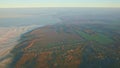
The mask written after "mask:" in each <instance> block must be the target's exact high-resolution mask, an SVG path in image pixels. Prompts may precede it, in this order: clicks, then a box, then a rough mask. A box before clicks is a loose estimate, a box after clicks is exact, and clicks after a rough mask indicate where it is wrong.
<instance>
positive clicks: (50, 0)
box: [0, 0, 120, 8]
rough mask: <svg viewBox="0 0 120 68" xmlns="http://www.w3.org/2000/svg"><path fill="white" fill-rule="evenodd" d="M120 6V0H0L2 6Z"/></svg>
mask: <svg viewBox="0 0 120 68" xmlns="http://www.w3.org/2000/svg"><path fill="white" fill-rule="evenodd" d="M18 7H120V0H0V8H18Z"/></svg>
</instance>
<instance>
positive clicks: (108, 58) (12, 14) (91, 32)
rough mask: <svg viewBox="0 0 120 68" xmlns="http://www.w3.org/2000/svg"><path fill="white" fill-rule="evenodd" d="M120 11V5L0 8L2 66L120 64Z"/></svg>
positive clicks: (44, 67)
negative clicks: (113, 6) (108, 6)
mask: <svg viewBox="0 0 120 68" xmlns="http://www.w3.org/2000/svg"><path fill="white" fill-rule="evenodd" d="M119 12H120V9H119V8H5V9H4V8H3V9H0V67H2V68H4V67H8V68H30V67H31V68H33V67H35V68H50V67H52V68H66V67H69V68H70V67H71V68H73V67H75V68H89V67H91V68H96V67H97V68H99V67H102V68H105V67H109V68H110V67H111V68H113V67H116V68H119V67H120V66H119V63H120V55H119V54H120V52H119V50H120V46H119V44H120V43H119V41H120V30H119V29H120V13H119ZM41 26H42V27H41ZM39 27H40V28H39ZM61 49H62V50H61ZM28 56H29V57H28ZM40 56H41V57H40ZM45 56H49V57H45ZM26 57H28V58H26ZM60 60H61V61H60ZM67 60H68V61H67ZM29 61H30V62H29ZM37 62H38V63H37ZM49 62H50V64H48V63H49ZM113 62H114V64H113V65H111V64H112V63H113ZM33 63H34V64H33ZM42 63H44V64H42ZM92 63H93V66H91V65H92ZM105 63H107V65H104V64H105ZM87 65H88V67H87Z"/></svg>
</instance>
